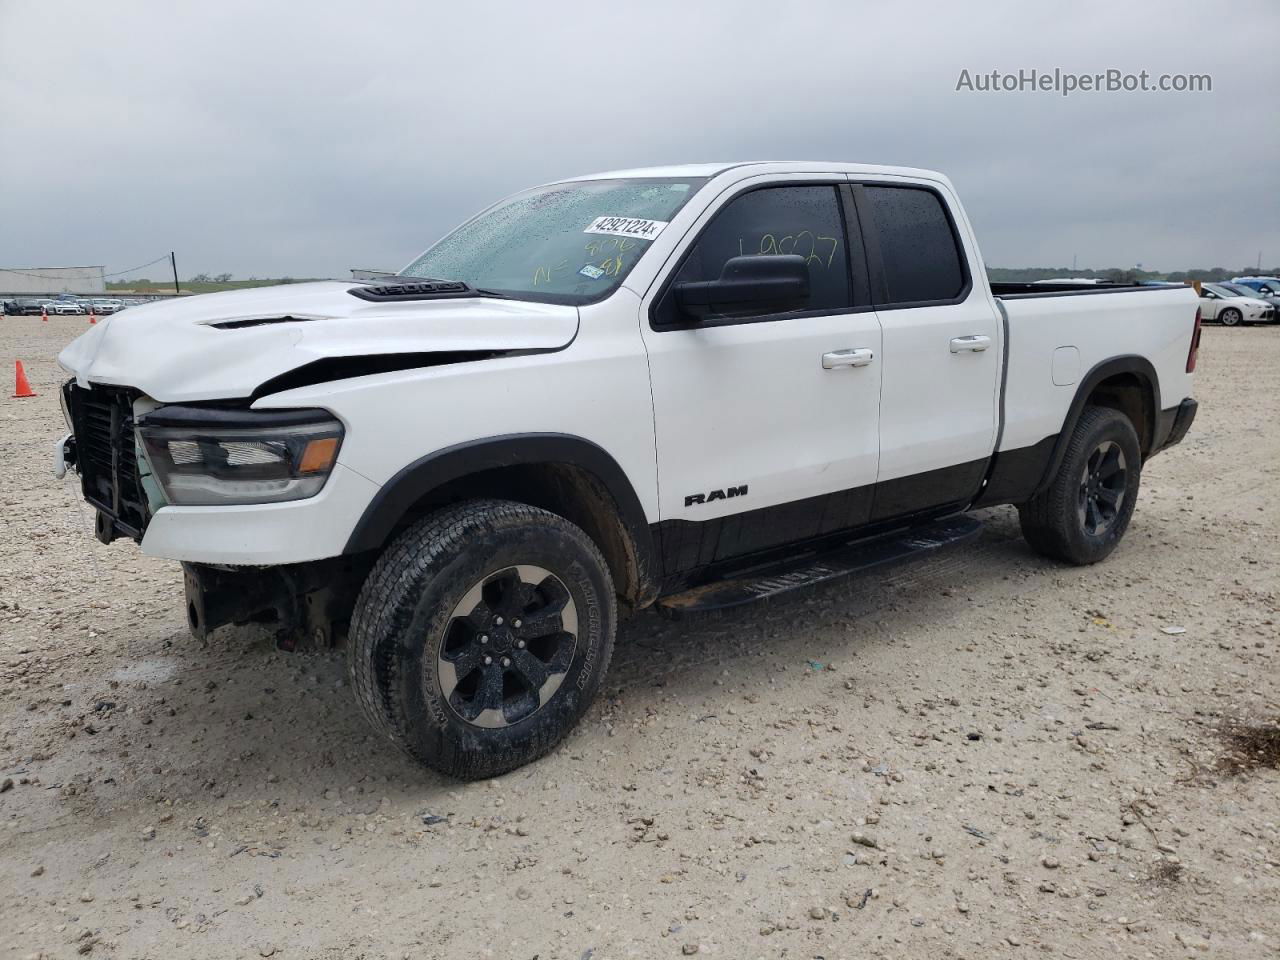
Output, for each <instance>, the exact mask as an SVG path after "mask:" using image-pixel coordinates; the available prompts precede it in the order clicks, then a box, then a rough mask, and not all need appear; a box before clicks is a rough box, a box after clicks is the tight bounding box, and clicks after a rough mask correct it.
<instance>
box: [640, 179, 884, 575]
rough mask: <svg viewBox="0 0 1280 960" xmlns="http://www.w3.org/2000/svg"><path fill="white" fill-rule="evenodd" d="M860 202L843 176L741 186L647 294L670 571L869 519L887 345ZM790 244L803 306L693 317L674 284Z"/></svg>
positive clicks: (705, 219)
mask: <svg viewBox="0 0 1280 960" xmlns="http://www.w3.org/2000/svg"><path fill="white" fill-rule="evenodd" d="M852 214H853V210H852V201H851V199H850V195H849V190H848V186H847V182H846V181H845V178H844V177H832V178H830V179H829V180H826V181H819V182H815V181H814V180H813V179H812V178H809V177H805V178H803V179H785V178H784V179H782V180H778V179H777V178H772V179H770V180H769V181H767V182H764V181H762V182H759V183H757V184H750V183H749V184H748V185H739V186H737V187H734V188H732V189H731V190H730V191H728V192H727V193H726V195H723V196H721V197H720V198H718V199H717V200H716V201H715V202H714V203H713V204H711V206H710V207H709V208H708V210H707V211H706V212H705V213H704V214H703V215H702V216H701V217H700V218H699V221H698V223H697V224H696V225H695V227H694V229H693V230H692V231H691V233H690V239H689V242H688V243H687V244H685V245H684V246H683V247H682V248H681V250H680V251H678V252H677V253H676V255H675V256H674V257H673V265H672V268H671V270H670V271H669V272H668V274H667V275H666V277H665V279H660V280H659V282H658V284H657V285H656V290H655V291H651V292H650V294H649V295H648V296H647V297H646V300H645V310H644V315H643V317H644V319H643V320H642V325H641V326H642V331H643V335H644V341H645V347H646V349H647V351H648V355H649V369H650V379H651V383H652V386H653V410H654V420H655V429H656V434H657V447H658V449H657V454H658V495H659V507H660V512H661V516H662V532H661V543H662V550H663V554H664V560H665V566H666V569H667V572H668V573H671V572H678V571H684V570H690V569H693V568H695V567H698V566H702V565H705V564H708V563H712V562H715V561H719V560H725V559H729V558H731V557H735V556H740V555H743V554H747V553H752V552H755V551H758V550H763V549H767V548H769V547H773V546H778V545H780V544H783V543H789V542H792V541H797V540H803V539H806V538H808V537H813V536H817V535H820V534H823V533H828V532H832V531H834V530H839V529H843V528H846V527H852V526H857V525H859V524H862V523H865V522H866V519H867V517H868V515H869V513H870V507H871V496H872V492H873V489H874V484H875V479H876V466H877V460H878V454H879V444H878V438H877V427H878V418H879V411H880V363H879V357H880V346H881V344H880V325H879V323H878V322H877V320H876V315H875V312H874V311H873V309H872V308H871V306H870V303H869V291H868V286H867V275H866V261H865V258H864V256H863V251H862V248H861V242H860V239H859V235H858V232H857V231H856V229H855V230H854V231H852V233H850V232H849V231H848V230H847V229H846V226H845V222H846V219H847V218H848V217H850V216H852ZM851 237H852V240H853V243H852V249H851V244H850V240H851ZM778 253H780V254H798V255H801V256H803V257H804V258H805V260H806V262H807V264H808V267H809V277H810V288H811V292H810V300H809V303H808V304H807V305H806V307H805V308H804V309H801V310H796V311H790V312H785V313H776V314H770V313H763V314H757V315H734V316H718V317H716V316H713V317H710V318H707V319H704V320H701V321H697V322H695V321H692V320H691V319H690V318H688V317H687V316H684V315H682V314H681V313H680V311H679V309H678V308H677V306H676V304H675V298H674V296H673V294H672V286H673V284H674V283H676V282H679V281H682V280H689V281H701V280H714V279H717V278H718V277H719V276H720V271H721V269H722V268H723V266H724V264H725V261H727V260H728V259H729V258H730V257H736V256H741V255H768V254H778ZM855 351H856V353H855Z"/></svg>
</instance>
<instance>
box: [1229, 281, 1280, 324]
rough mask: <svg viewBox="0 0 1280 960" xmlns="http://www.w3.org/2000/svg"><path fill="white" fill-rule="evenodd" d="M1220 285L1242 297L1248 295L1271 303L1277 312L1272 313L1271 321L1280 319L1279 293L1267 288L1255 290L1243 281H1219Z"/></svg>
mask: <svg viewBox="0 0 1280 960" xmlns="http://www.w3.org/2000/svg"><path fill="white" fill-rule="evenodd" d="M1218 286H1220V287H1226V288H1227V289H1228V290H1232V291H1234V292H1235V293H1238V294H1240V296H1242V297H1249V298H1250V299H1253V300H1261V301H1262V302H1263V303H1269V304H1271V306H1272V308H1273V309H1275V310H1276V311H1277V313H1275V314H1272V316H1271V319H1272V320H1273V321H1275V320H1280V293H1271V292H1270V290H1269V289H1263V290H1257V289H1255V288H1253V287H1251V286H1249V285H1248V284H1245V283H1220V284H1218Z"/></svg>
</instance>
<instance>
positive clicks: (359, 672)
mask: <svg viewBox="0 0 1280 960" xmlns="http://www.w3.org/2000/svg"><path fill="white" fill-rule="evenodd" d="M615 621H616V601H615V598H614V593H613V581H612V579H611V578H610V576H609V570H608V567H607V566H606V564H605V561H604V558H603V557H602V556H601V554H600V551H599V549H598V548H597V547H596V545H595V544H594V543H593V542H592V541H591V539H590V538H589V537H588V536H587V535H586V534H585V533H583V531H582V530H580V529H579V528H578V527H576V526H574V525H573V524H572V523H570V522H569V521H568V520H565V519H564V518H563V517H560V516H557V515H556V514H553V513H549V512H547V511H545V510H539V509H537V508H535V507H530V506H526V505H524V504H520V503H511V502H507V501H501V500H475V501H470V502H468V503H464V504H460V505H458V506H454V507H449V508H446V509H444V510H441V511H440V512H438V513H435V514H433V515H431V516H429V517H426V518H424V519H423V520H420V521H419V522H418V523H416V524H414V525H413V526H411V527H409V528H408V529H407V530H406V531H405V532H404V533H402V534H401V535H400V536H399V537H398V538H397V539H396V540H395V541H394V542H393V543H392V544H391V546H390V547H388V548H387V550H386V552H385V553H384V554H383V555H382V557H381V558H379V560H378V562H377V564H376V565H375V566H374V568H373V570H372V572H371V573H370V574H369V578H368V580H367V581H366V583H365V585H364V587H363V589H362V590H361V592H360V597H359V599H358V600H357V601H356V607H355V611H354V613H353V616H352V622H351V646H350V651H349V657H350V660H349V665H350V673H351V680H352V686H353V687H354V689H355V691H356V695H357V697H358V699H359V701H360V703H361V706H362V707H363V709H364V712H365V714H366V716H367V717H368V719H369V720H370V722H371V723H372V724H373V725H374V727H375V728H376V729H378V730H380V731H381V732H382V733H384V734H386V735H387V736H388V737H389V738H390V739H391V740H392V741H393V742H394V743H396V744H397V745H398V746H399V747H400V748H401V749H403V750H404V751H405V752H407V753H408V754H409V755H410V756H412V757H414V758H415V759H417V760H419V761H421V762H422V763H424V764H426V765H427V766H429V767H432V768H433V769H435V770H438V771H440V772H441V773H445V774H448V775H450V776H454V777H458V778H460V779H464V780H469V779H476V778H482V777H491V776H496V775H498V774H501V773H506V772H507V771H510V770H513V769H515V768H516V767H519V766H522V765H523V764H526V763H529V762H530V761H532V760H535V759H537V758H538V757H540V756H542V755H543V754H544V753H546V752H547V751H548V750H550V749H551V748H552V747H554V746H555V745H556V744H557V743H558V742H559V741H560V740H561V738H563V737H564V735H565V734H566V733H568V732H569V730H570V729H571V728H572V727H573V725H574V724H575V723H577V721H578V719H579V718H580V717H581V716H582V714H583V713H584V712H585V711H586V709H587V707H588V706H589V705H590V703H591V700H592V698H593V697H594V695H595V692H596V690H597V689H598V688H599V686H600V683H601V682H602V680H603V679H604V675H605V671H606V670H607V669H608V665H609V658H610V655H611V653H612V649H613V636H614V625H615Z"/></svg>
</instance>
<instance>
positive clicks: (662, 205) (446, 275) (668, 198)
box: [400, 178, 706, 304]
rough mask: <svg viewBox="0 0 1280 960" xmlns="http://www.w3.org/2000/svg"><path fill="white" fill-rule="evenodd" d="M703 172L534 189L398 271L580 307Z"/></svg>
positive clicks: (622, 272) (631, 257)
mask: <svg viewBox="0 0 1280 960" xmlns="http://www.w3.org/2000/svg"><path fill="white" fill-rule="evenodd" d="M705 182H706V180H705V179H704V178H683V179H678V180H676V179H646V180H633V179H618V180H580V181H576V182H572V183H558V184H553V185H552V186H548V187H538V188H536V189H533V190H528V191H526V192H524V193H521V194H517V195H516V196H514V197H512V198H510V199H508V200H504V201H502V202H501V203H499V204H498V205H497V206H495V207H492V208H490V209H489V210H486V211H485V212H484V213H482V214H480V215H479V216H477V217H475V218H474V219H472V220H470V221H468V222H467V223H464V224H463V225H462V226H461V227H459V228H458V229H457V230H455V231H453V233H451V234H449V235H448V236H447V237H445V238H444V239H443V240H441V241H440V242H439V243H437V244H436V245H435V246H433V247H432V248H431V249H430V250H428V251H427V252H426V253H424V254H423V255H422V256H420V257H419V258H418V259H417V260H415V261H413V263H411V264H409V266H407V267H405V268H404V270H402V271H400V276H404V277H424V278H431V279H435V280H462V281H464V282H466V283H469V284H471V286H473V287H476V288H477V289H480V290H489V291H493V292H495V293H501V294H504V295H506V296H509V297H516V298H518V299H525V300H541V301H545V302H549V303H568V304H583V303H591V302H593V301H596V300H600V299H602V298H604V297H606V296H608V295H609V294H610V293H612V292H613V291H614V290H616V289H617V288H618V285H619V284H620V283H622V281H623V280H624V279H625V278H626V276H627V274H628V273H630V272H631V268H632V267H634V266H635V265H636V262H637V261H638V260H639V259H640V257H641V255H642V254H643V253H644V252H645V250H647V249H648V248H649V244H650V243H652V242H653V240H654V239H655V238H656V237H657V236H658V234H660V233H661V232H662V229H663V228H664V227H665V226H666V225H667V223H668V221H670V219H671V218H672V216H674V214H675V213H676V211H677V210H679V209H680V208H681V207H682V206H684V204H685V201H687V200H688V199H689V197H691V196H692V195H693V194H694V192H695V191H697V189H698V188H699V187H701V186H702V185H703V183H705Z"/></svg>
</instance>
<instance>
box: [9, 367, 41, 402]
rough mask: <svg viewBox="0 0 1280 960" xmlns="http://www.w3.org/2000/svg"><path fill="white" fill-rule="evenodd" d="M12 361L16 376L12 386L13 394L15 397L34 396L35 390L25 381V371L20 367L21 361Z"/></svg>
mask: <svg viewBox="0 0 1280 960" xmlns="http://www.w3.org/2000/svg"><path fill="white" fill-rule="evenodd" d="M13 363H14V370H15V372H16V377H17V379H16V382H15V383H14V386H13V395H14V396H15V397H34V396H35V395H36V392H35V391H34V390H32V389H31V384H29V383H28V382H27V371H25V370H23V369H22V361H21V360H15V361H13Z"/></svg>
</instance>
